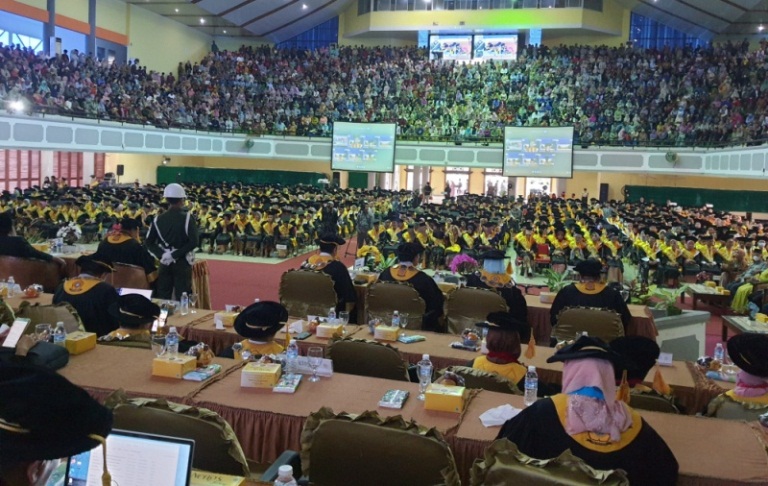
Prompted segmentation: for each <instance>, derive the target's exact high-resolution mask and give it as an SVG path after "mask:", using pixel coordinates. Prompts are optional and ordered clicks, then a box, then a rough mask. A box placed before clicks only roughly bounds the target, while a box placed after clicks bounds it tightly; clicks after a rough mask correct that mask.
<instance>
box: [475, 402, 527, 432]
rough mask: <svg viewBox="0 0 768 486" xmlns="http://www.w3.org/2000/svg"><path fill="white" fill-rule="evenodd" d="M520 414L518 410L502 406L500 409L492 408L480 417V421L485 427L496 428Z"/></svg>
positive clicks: (510, 406)
mask: <svg viewBox="0 0 768 486" xmlns="http://www.w3.org/2000/svg"><path fill="white" fill-rule="evenodd" d="M520 412H522V410H520V409H519V408H515V407H513V406H512V405H509V404H504V405H502V406H500V407H496V408H492V409H490V410H488V411H487V412H485V413H483V414H481V415H480V421H481V422H482V423H483V425H485V426H486V427H498V426H500V425H504V422H506V421H507V420H509V419H511V418H512V417H514V416H515V415H517V414H518V413H520Z"/></svg>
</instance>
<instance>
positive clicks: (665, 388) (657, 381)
mask: <svg viewBox="0 0 768 486" xmlns="http://www.w3.org/2000/svg"><path fill="white" fill-rule="evenodd" d="M653 390H654V391H655V392H656V393H660V394H662V395H665V396H667V395H671V394H672V388H670V386H669V385H668V384H667V382H666V380H664V376H662V374H661V370H659V367H658V366H656V373H655V374H654V375H653Z"/></svg>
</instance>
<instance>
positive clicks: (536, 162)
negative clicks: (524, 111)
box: [502, 127, 573, 178]
mask: <svg viewBox="0 0 768 486" xmlns="http://www.w3.org/2000/svg"><path fill="white" fill-rule="evenodd" d="M502 174H503V175H504V176H508V177H564V178H571V177H573V127H505V128H504V169H503V171H502Z"/></svg>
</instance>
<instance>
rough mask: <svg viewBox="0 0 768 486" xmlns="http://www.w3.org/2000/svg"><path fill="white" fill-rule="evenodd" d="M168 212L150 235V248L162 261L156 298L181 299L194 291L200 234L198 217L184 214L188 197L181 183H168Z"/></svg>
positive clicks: (160, 218)
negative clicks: (194, 273)
mask: <svg viewBox="0 0 768 486" xmlns="http://www.w3.org/2000/svg"><path fill="white" fill-rule="evenodd" d="M163 197H165V200H166V201H167V202H168V205H169V208H168V210H167V211H166V212H164V213H163V214H161V215H160V216H158V217H157V218H155V221H154V222H153V223H152V226H150V228H149V232H148V233H147V248H148V249H149V251H150V253H152V254H153V255H155V257H157V258H158V259H159V260H160V270H159V273H158V277H157V297H158V298H160V299H173V298H174V291H175V298H176V299H180V298H181V294H182V293H183V292H187V293H188V294H189V293H191V292H192V264H193V263H194V261H195V253H194V249H195V248H196V247H197V240H198V233H197V224H196V223H195V218H193V217H192V216H191V215H190V213H188V212H187V211H184V209H183V208H184V199H186V197H187V194H186V192H184V188H183V187H181V186H180V185H179V184H168V185H167V186H166V187H165V191H164V192H163Z"/></svg>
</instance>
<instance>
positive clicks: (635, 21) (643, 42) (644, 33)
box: [629, 12, 708, 49]
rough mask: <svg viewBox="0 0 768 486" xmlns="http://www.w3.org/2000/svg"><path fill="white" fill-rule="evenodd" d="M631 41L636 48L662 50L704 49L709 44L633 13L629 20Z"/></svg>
mask: <svg viewBox="0 0 768 486" xmlns="http://www.w3.org/2000/svg"><path fill="white" fill-rule="evenodd" d="M629 40H630V41H631V42H632V43H633V44H634V46H635V47H641V48H643V49H661V48H663V47H666V46H669V47H685V46H690V47H704V46H706V45H707V44H708V42H707V41H706V40H704V39H701V38H699V37H695V36H692V35H689V34H686V33H685V32H681V31H679V30H677V29H673V28H672V27H667V26H666V25H664V24H661V23H659V22H657V21H655V20H653V19H650V18H648V17H644V16H642V15H639V14H636V13H634V12H632V16H631V17H630V20H629Z"/></svg>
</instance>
